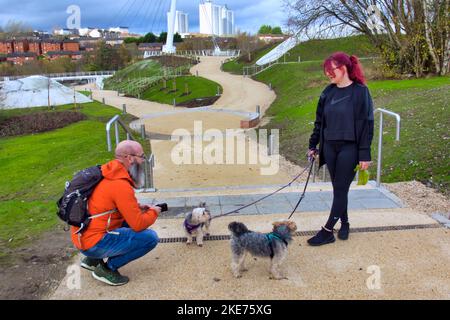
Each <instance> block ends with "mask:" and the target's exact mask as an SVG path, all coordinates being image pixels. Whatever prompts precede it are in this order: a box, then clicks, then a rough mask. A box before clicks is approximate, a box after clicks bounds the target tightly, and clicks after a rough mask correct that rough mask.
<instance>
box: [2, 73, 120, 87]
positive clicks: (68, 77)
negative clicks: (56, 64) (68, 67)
mask: <svg viewBox="0 0 450 320" xmlns="http://www.w3.org/2000/svg"><path fill="white" fill-rule="evenodd" d="M115 72H116V71H89V72H66V73H49V74H40V76H43V77H47V78H50V79H53V80H56V81H58V82H59V81H61V82H62V81H82V80H86V81H87V82H88V83H96V84H97V87H98V88H100V89H102V88H103V80H104V79H105V78H109V77H112V76H113V75H114V73H115ZM30 76H32V75H23V76H8V77H0V82H1V81H5V82H6V81H13V80H17V79H22V78H26V77H30Z"/></svg>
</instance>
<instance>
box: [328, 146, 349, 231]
mask: <svg viewBox="0 0 450 320" xmlns="http://www.w3.org/2000/svg"><path fill="white" fill-rule="evenodd" d="M323 152H324V157H325V162H326V164H327V167H328V170H329V172H330V176H331V182H332V184H333V205H332V207H331V212H330V217H329V218H328V221H327V224H326V225H325V228H327V229H328V230H332V229H333V227H334V225H335V224H336V222H337V221H338V220H339V219H341V223H347V222H348V213H347V204H348V190H349V189H350V184H351V183H352V181H353V179H354V178H355V174H356V173H355V172H354V169H355V167H356V165H357V164H358V148H357V146H356V143H354V142H346V141H339V142H338V141H331V142H330V141H325V144H324V148H323Z"/></svg>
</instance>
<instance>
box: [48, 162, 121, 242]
mask: <svg viewBox="0 0 450 320" xmlns="http://www.w3.org/2000/svg"><path fill="white" fill-rule="evenodd" d="M102 179H103V174H102V170H101V168H100V166H94V167H90V168H87V169H84V170H81V171H79V172H77V173H76V174H75V176H74V177H73V179H72V181H67V182H66V187H65V190H64V194H63V196H62V197H61V198H60V199H59V200H58V202H57V203H56V205H57V206H58V211H57V215H58V217H59V218H60V219H61V220H63V221H64V222H66V223H67V224H68V225H71V226H75V227H78V228H79V229H78V230H77V231H76V233H80V232H82V231H84V230H85V229H86V228H87V226H88V225H89V222H90V220H91V219H92V218H93V217H98V216H100V215H105V214H110V213H112V212H114V211H115V210H111V211H108V212H104V213H100V214H96V215H95V216H91V215H90V214H89V212H88V206H87V203H88V199H89V197H90V196H91V194H92V192H93V191H94V189H95V187H96V186H97V185H98V184H99V182H100V181H102Z"/></svg>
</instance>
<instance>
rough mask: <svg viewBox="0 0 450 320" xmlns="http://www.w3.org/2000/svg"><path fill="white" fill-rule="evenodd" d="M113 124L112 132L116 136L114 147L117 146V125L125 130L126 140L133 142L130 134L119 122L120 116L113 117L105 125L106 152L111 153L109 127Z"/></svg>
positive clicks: (118, 140) (120, 121)
mask: <svg viewBox="0 0 450 320" xmlns="http://www.w3.org/2000/svg"><path fill="white" fill-rule="evenodd" d="M112 124H114V129H115V130H114V131H115V135H116V145H118V144H119V142H120V139H119V124H120V126H121V127H122V129H123V130H125V132H126V134H127V140H134V138H133V135H132V133H131V132H130V131H129V130H128V128H127V126H126V125H125V124H124V123H123V122H122V120H120V115H115V116H114V117H112V118H111V120H109V121H108V123H107V124H106V143H107V144H108V151H112V145H111V126H112Z"/></svg>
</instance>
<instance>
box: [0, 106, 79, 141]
mask: <svg viewBox="0 0 450 320" xmlns="http://www.w3.org/2000/svg"><path fill="white" fill-rule="evenodd" d="M86 118H87V117H86V115H84V114H83V113H81V112H74V111H58V112H39V113H31V114H26V115H20V116H15V117H11V118H8V119H6V120H4V121H2V122H1V123H0V137H8V136H18V135H24V134H33V133H40V132H46V131H50V130H54V129H59V128H63V127H66V126H68V125H69V124H72V123H75V122H78V121H81V120H85V119H86Z"/></svg>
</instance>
